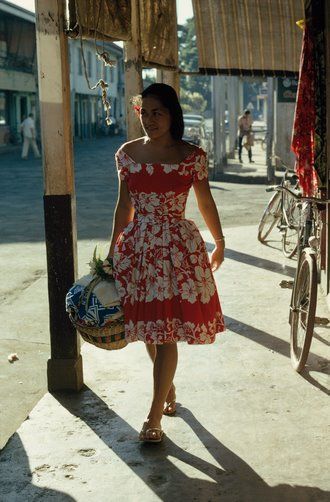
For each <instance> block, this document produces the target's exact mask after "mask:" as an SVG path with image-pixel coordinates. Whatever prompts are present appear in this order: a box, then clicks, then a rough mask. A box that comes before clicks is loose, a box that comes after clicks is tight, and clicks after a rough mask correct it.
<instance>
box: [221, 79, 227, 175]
mask: <svg viewBox="0 0 330 502" xmlns="http://www.w3.org/2000/svg"><path fill="white" fill-rule="evenodd" d="M226 85H227V82H226V77H225V76H224V75H221V77H220V90H221V94H220V110H221V111H220V124H221V152H222V155H221V164H222V165H223V166H226V165H227V137H226V126H225V117H226V114H225V111H226Z"/></svg>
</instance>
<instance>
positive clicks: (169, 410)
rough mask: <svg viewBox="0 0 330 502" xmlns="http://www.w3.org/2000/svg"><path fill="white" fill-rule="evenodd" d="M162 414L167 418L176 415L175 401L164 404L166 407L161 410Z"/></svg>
mask: <svg viewBox="0 0 330 502" xmlns="http://www.w3.org/2000/svg"><path fill="white" fill-rule="evenodd" d="M163 414H164V415H167V416H172V415H175V414H176V401H175V399H173V401H169V402H168V403H167V404H166V406H165V408H164V410H163Z"/></svg>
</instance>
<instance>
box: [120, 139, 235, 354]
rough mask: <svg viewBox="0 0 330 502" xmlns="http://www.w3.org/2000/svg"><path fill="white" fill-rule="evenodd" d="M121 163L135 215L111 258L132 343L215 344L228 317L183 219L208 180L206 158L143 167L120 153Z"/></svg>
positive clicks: (197, 239)
mask: <svg viewBox="0 0 330 502" xmlns="http://www.w3.org/2000/svg"><path fill="white" fill-rule="evenodd" d="M116 161H117V167H118V169H119V171H120V177H121V179H122V180H123V181H125V182H126V183H127V187H128V190H129V193H130V197H131V201H132V204H133V206H134V210H135V214H134V219H133V221H131V222H130V223H129V224H128V225H127V227H125V229H124V230H123V232H122V233H121V234H120V235H119V237H118V239H117V242H116V247H115V250H114V256H113V260H114V277H115V280H116V285H117V290H118V294H119V296H120V298H121V302H122V306H123V309H124V318H125V334H126V340H127V341H128V342H133V341H136V340H142V341H144V342H145V343H153V344H163V343H168V342H178V341H185V342H187V343H189V344H207V343H213V342H214V340H215V336H216V334H217V333H220V332H222V331H224V329H225V325H224V319H223V315H222V310H221V306H220V302H219V297H218V293H217V289H216V284H215V281H214V278H213V275H212V270H211V267H210V262H209V258H208V255H207V250H206V247H205V243H204V241H203V239H202V236H201V235H200V233H199V230H198V229H197V227H196V225H195V223H194V222H193V221H192V220H188V219H186V218H185V216H184V213H185V206H186V201H187V197H188V193H189V190H190V188H191V186H192V185H193V184H195V183H199V182H201V181H202V180H203V179H206V178H207V176H208V171H207V160H206V154H205V152H204V151H203V150H202V149H200V148H198V149H196V150H195V151H194V152H193V153H192V154H191V155H189V156H187V157H186V158H185V159H183V161H182V162H180V163H179V164H156V163H143V164H140V163H137V162H135V161H134V160H133V159H132V158H131V157H129V155H127V154H126V153H125V152H124V151H123V150H119V151H118V152H117V154H116Z"/></svg>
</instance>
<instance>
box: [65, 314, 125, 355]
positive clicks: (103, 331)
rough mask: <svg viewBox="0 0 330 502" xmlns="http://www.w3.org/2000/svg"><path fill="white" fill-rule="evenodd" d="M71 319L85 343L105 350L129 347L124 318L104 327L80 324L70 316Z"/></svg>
mask: <svg viewBox="0 0 330 502" xmlns="http://www.w3.org/2000/svg"><path fill="white" fill-rule="evenodd" d="M70 319H71V322H72V324H73V325H74V326H75V328H76V329H77V331H78V332H79V333H80V335H81V336H82V338H83V339H84V340H85V342H88V343H91V344H92V345H95V347H99V348H100V349H105V350H117V349H123V348H124V347H126V345H127V341H126V339H125V324H124V318H123V317H122V318H120V319H118V320H116V321H113V322H110V323H108V324H107V325H105V326H102V327H95V326H88V325H86V324H82V323H79V322H77V321H76V320H75V319H73V317H72V316H70Z"/></svg>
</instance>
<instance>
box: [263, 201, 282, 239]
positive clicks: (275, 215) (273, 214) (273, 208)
mask: <svg viewBox="0 0 330 502" xmlns="http://www.w3.org/2000/svg"><path fill="white" fill-rule="evenodd" d="M280 217H281V194H280V193H279V192H275V193H274V195H273V196H272V197H271V199H270V201H269V202H268V206H267V207H266V209H265V211H264V213H263V215H262V217H261V220H260V223H259V228H258V240H259V241H260V242H261V243H263V242H265V240H266V239H267V237H268V235H269V234H270V232H271V231H272V230H273V228H274V226H275V224H276V222H277V221H278V220H279V219H280Z"/></svg>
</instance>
